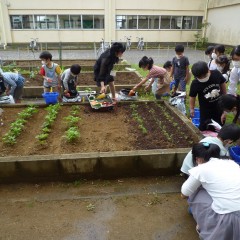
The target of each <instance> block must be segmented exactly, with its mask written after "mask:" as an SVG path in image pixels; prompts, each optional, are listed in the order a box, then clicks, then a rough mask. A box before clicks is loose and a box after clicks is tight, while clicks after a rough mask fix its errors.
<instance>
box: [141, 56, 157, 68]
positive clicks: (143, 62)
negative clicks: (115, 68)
mask: <svg viewBox="0 0 240 240" xmlns="http://www.w3.org/2000/svg"><path fill="white" fill-rule="evenodd" d="M153 63H154V62H153V59H152V58H151V57H150V58H148V57H147V56H144V57H143V58H142V59H141V60H140V61H139V64H138V66H139V67H140V68H142V67H144V68H145V67H146V66H147V65H148V70H150V69H151V68H152V66H153Z"/></svg>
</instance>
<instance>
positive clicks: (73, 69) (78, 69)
mask: <svg viewBox="0 0 240 240" xmlns="http://www.w3.org/2000/svg"><path fill="white" fill-rule="evenodd" d="M70 70H71V73H73V74H76V75H78V74H79V73H80V72H81V67H80V65H79V64H73V65H72V66H71V68H70Z"/></svg>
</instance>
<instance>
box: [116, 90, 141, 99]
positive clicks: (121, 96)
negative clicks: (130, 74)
mask: <svg viewBox="0 0 240 240" xmlns="http://www.w3.org/2000/svg"><path fill="white" fill-rule="evenodd" d="M130 91H131V89H130V88H123V89H121V90H120V91H119V93H118V99H119V100H125V101H127V100H137V99H138V95H137V92H136V93H135V95H134V96H129V95H128V94H129V92H130Z"/></svg>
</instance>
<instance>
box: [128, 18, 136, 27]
mask: <svg viewBox="0 0 240 240" xmlns="http://www.w3.org/2000/svg"><path fill="white" fill-rule="evenodd" d="M127 26H128V29H137V16H127Z"/></svg>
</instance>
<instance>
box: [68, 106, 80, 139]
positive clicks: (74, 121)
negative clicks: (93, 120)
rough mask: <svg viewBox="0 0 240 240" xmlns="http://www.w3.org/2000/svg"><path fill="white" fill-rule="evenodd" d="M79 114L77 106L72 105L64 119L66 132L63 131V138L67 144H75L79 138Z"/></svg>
mask: <svg viewBox="0 0 240 240" xmlns="http://www.w3.org/2000/svg"><path fill="white" fill-rule="evenodd" d="M79 112H80V108H79V106H74V105H73V106H72V107H71V110H70V114H69V115H68V116H67V117H65V118H64V120H65V121H66V124H67V130H66V131H65V134H64V138H65V139H66V141H67V142H76V141H77V140H78V139H79V138H80V131H79V127H78V122H79V121H80V120H81V118H80V117H78V114H79Z"/></svg>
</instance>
